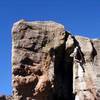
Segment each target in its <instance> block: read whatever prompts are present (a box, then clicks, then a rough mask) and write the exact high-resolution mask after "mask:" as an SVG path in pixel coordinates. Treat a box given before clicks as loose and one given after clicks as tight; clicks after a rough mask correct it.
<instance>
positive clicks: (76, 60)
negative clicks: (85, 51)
mask: <svg viewBox="0 0 100 100" xmlns="http://www.w3.org/2000/svg"><path fill="white" fill-rule="evenodd" d="M78 52H79V54H80V56H81V59H80V60H79V59H78V58H77V55H78ZM70 57H73V58H74V59H73V61H74V62H75V63H79V64H80V66H81V67H82V69H83V72H85V69H84V67H83V57H82V54H81V52H80V50H79V47H78V46H76V47H75V49H74V51H73V53H71V55H70Z"/></svg>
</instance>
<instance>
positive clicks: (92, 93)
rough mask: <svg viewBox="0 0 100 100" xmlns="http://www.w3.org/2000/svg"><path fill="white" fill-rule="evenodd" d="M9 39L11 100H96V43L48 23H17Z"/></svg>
mask: <svg viewBox="0 0 100 100" xmlns="http://www.w3.org/2000/svg"><path fill="white" fill-rule="evenodd" d="M12 36H13V38H12V39H13V40H12V80H13V81H12V82H13V100H100V97H99V96H100V94H99V91H100V85H99V83H100V79H99V78H100V77H99V71H98V70H100V68H99V66H100V64H99V61H100V57H99V55H98V54H97V53H99V49H100V46H99V47H98V45H100V41H99V40H90V39H89V38H85V37H81V36H76V37H74V36H72V35H71V34H70V33H69V32H67V31H65V29H64V26H63V25H61V24H58V23H56V22H52V21H43V22H42V21H36V22H27V21H24V20H21V21H18V22H16V23H15V24H14V25H13V28H12ZM95 67H96V68H95ZM94 69H95V71H94ZM96 76H97V77H96Z"/></svg>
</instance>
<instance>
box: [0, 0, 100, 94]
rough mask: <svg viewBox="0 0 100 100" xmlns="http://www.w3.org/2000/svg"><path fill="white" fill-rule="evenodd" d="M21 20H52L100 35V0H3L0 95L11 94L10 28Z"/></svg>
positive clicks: (0, 11)
mask: <svg viewBox="0 0 100 100" xmlns="http://www.w3.org/2000/svg"><path fill="white" fill-rule="evenodd" d="M20 19H26V20H30V21H31V20H33V21H34V20H42V21H43V20H53V21H56V22H59V23H62V24H63V25H64V26H65V28H66V29H68V30H70V31H71V32H72V33H73V34H74V35H83V36H86V37H90V38H100V0H0V94H6V95H10V94H11V89H12V88H11V68H12V67H11V28H12V25H13V23H14V22H16V21H18V20H20Z"/></svg>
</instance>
